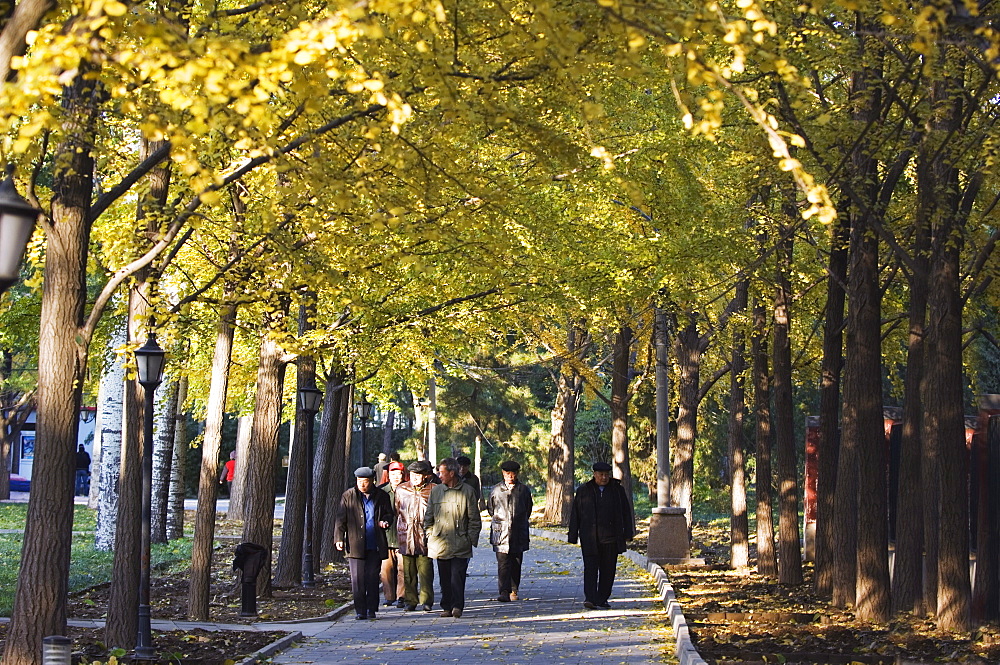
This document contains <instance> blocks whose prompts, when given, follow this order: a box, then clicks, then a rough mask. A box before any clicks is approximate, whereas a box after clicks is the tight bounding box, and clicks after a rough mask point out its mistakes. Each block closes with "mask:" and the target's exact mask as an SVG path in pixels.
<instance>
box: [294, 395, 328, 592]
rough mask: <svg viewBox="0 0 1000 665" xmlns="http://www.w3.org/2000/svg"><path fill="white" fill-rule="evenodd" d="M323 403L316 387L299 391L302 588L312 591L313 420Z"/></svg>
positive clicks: (314, 584) (313, 581) (313, 584)
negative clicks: (302, 449) (302, 473)
mask: <svg viewBox="0 0 1000 665" xmlns="http://www.w3.org/2000/svg"><path fill="white" fill-rule="evenodd" d="M322 402H323V392H322V391H321V390H319V389H318V388H316V387H315V386H307V387H305V388H302V389H301V390H299V408H300V409H302V412H303V413H304V414H305V417H306V429H307V430H308V434H307V435H306V465H307V467H308V470H307V472H306V529H305V531H306V540H305V543H304V545H305V550H306V556H305V570H303V571H302V586H304V587H305V588H307V589H312V588H313V587H315V586H316V582H315V580H314V579H313V540H312V533H313V425H314V423H313V420H314V416H315V415H316V412H317V411H319V406H320V404H321V403H322Z"/></svg>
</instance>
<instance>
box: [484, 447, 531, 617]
mask: <svg viewBox="0 0 1000 665" xmlns="http://www.w3.org/2000/svg"><path fill="white" fill-rule="evenodd" d="M500 471H501V472H502V473H503V482H502V483H498V484H497V485H496V486H495V487H494V488H493V492H491V493H490V500H489V502H488V503H487V504H486V508H487V510H489V512H490V517H492V518H493V521H492V523H491V525H490V544H491V545H492V546H493V551H494V552H496V555H497V586H498V587H499V590H500V595H499V596H497V600H499V601H500V602H501V603H506V602H510V601H512V600H517V589H518V587H519V586H520V585H521V563H522V561H523V559H524V553H525V552H526V551H527V550H528V520H529V519H530V518H531V490H530V489H528V486H527V485H525V484H524V483H522V482H520V481H518V479H517V474H518V472H520V471H521V465H520V464H518V463H517V462H515V461H514V460H509V461H507V462H504V463H503V464H501V465H500Z"/></svg>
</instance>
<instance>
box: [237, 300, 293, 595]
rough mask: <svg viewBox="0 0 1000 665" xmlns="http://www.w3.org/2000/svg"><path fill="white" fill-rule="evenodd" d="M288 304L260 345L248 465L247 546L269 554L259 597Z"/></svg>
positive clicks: (268, 539)
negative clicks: (253, 545)
mask: <svg viewBox="0 0 1000 665" xmlns="http://www.w3.org/2000/svg"><path fill="white" fill-rule="evenodd" d="M286 308H287V303H283V304H282V306H279V307H277V308H275V311H274V312H273V313H271V314H270V315H268V321H267V325H266V326H265V328H264V331H263V334H262V336H261V343H260V361H259V364H258V369H257V395H256V397H255V399H254V410H253V413H254V416H253V433H252V434H251V436H250V439H251V441H252V442H253V445H252V446H250V451H249V455H248V456H247V459H245V460H240V463H242V464H246V471H247V475H246V476H245V480H246V484H245V485H244V487H243V493H244V495H245V497H244V500H245V501H246V503H245V504H244V509H245V513H246V514H245V519H244V522H243V542H247V543H256V544H257V545H260V546H262V547H264V548H265V550H266V565H265V567H264V568H263V569H262V570H263V571H264V572H262V573H261V575H260V576H258V578H257V593H258V594H259V595H262V596H270V593H271V561H272V549H273V537H274V483H275V475H276V473H275V472H276V470H277V468H278V429H279V427H280V426H281V402H282V393H281V389H282V385H283V384H284V379H285V367H286V364H287V362H288V361H287V359H286V358H285V353H284V350H283V349H282V348H281V344H280V342H279V340H278V338H277V336H276V334H275V333H277V331H278V330H279V328H280V327H281V326H282V325H283V318H284V317H285V315H286V314H285V310H286Z"/></svg>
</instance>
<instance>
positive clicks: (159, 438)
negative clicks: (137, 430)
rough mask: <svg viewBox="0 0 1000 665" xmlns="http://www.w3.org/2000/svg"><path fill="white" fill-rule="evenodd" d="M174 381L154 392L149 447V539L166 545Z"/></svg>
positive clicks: (172, 444) (174, 416)
mask: <svg viewBox="0 0 1000 665" xmlns="http://www.w3.org/2000/svg"><path fill="white" fill-rule="evenodd" d="M179 383H180V381H179V380H177V379H175V380H172V381H169V382H167V383H166V384H161V385H163V388H162V389H161V390H157V393H161V394H158V395H157V405H158V407H159V408H158V409H157V414H156V421H157V427H156V445H155V446H154V447H153V495H152V504H151V508H150V510H151V515H152V518H151V524H150V539H151V542H154V543H165V542H167V511H168V508H169V506H168V500H169V497H170V468H171V466H172V465H173V462H174V426H175V425H176V423H177V388H178V384H179Z"/></svg>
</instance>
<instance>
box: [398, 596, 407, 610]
mask: <svg viewBox="0 0 1000 665" xmlns="http://www.w3.org/2000/svg"><path fill="white" fill-rule="evenodd" d="M396 607H398V608H399V609H403V608H404V607H406V601H405V600H403V599H402V598H400V599H399V600H397V601H396Z"/></svg>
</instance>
